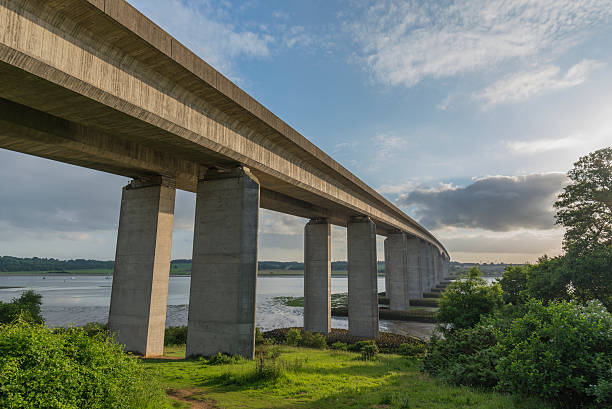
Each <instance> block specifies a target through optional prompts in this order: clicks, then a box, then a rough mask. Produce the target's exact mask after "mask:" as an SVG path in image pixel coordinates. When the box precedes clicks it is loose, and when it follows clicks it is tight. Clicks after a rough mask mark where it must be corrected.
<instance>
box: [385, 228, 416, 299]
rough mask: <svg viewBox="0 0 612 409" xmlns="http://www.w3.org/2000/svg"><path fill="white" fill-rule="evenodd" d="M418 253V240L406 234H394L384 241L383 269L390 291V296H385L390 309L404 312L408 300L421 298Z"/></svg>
mask: <svg viewBox="0 0 612 409" xmlns="http://www.w3.org/2000/svg"><path fill="white" fill-rule="evenodd" d="M420 253H421V249H420V242H419V239H417V238H416V237H410V236H408V235H407V234H406V233H395V234H392V235H389V237H387V239H386V240H385V267H386V271H387V272H388V273H389V286H390V289H391V291H390V294H391V295H387V296H388V297H389V308H390V309H392V310H397V311H406V310H408V307H409V306H410V299H419V298H422V297H423V290H422V288H423V287H422V283H421V266H420V264H419V263H420V256H421V254H420ZM387 294H389V291H387Z"/></svg>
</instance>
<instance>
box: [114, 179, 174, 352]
mask: <svg viewBox="0 0 612 409" xmlns="http://www.w3.org/2000/svg"><path fill="white" fill-rule="evenodd" d="M175 192H176V190H175V187H174V182H173V181H170V180H167V179H162V178H157V180H150V181H144V180H134V181H132V182H130V184H128V185H127V186H126V187H124V188H123V194H122V197H121V213H120V217H119V232H118V237H117V251H116V256H115V269H114V275H113V288H112V293H111V304H110V313H109V320H108V326H109V329H110V330H111V331H112V332H114V333H116V337H117V340H118V341H119V343H121V344H124V345H125V349H126V350H128V351H131V352H135V353H138V354H142V355H145V356H157V355H162V354H163V349H164V330H165V324H166V302H167V298H168V276H169V273H170V255H171V250H172V225H173V221H174V198H175Z"/></svg>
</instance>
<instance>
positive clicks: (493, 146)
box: [0, 0, 612, 263]
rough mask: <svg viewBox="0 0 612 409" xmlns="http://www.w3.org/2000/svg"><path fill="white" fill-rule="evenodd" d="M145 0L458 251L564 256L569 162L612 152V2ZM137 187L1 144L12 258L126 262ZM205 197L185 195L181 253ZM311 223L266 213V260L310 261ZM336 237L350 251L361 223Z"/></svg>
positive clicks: (168, 24)
mask: <svg viewBox="0 0 612 409" xmlns="http://www.w3.org/2000/svg"><path fill="white" fill-rule="evenodd" d="M130 3H131V4H132V5H134V6H135V7H136V8H138V9H139V10H140V11H141V12H143V13H144V14H145V15H146V16H148V17H149V18H150V19H152V20H153V21H154V22H156V23H157V24H159V25H160V26H161V27H162V28H164V29H165V30H166V31H168V32H169V33H170V34H171V35H173V36H174V37H176V38H177V39H178V40H179V41H181V42H183V43H184V44H185V45H187V46H188V47H189V48H190V49H192V50H193V51H194V52H195V53H196V54H198V55H199V56H200V57H202V58H203V59H204V60H205V61H207V62H208V63H209V64H211V65H212V66H214V67H215V68H216V69H217V70H219V71H220V72H221V73H223V74H224V75H226V76H228V77H229V78H230V79H231V80H232V81H234V82H235V83H236V84H237V85H239V86H240V87H241V88H243V89H244V90H245V91H247V92H248V93H249V94H250V95H252V96H253V97H254V98H255V99H257V100H258V101H259V102H261V103H262V104H263V105H264V106H266V107H267V108H268V109H270V110H271V111H272V112H274V113H275V114H276V115H278V116H279V117H280V118H282V119H283V120H284V121H286V122H287V123H288V124H289V125H291V126H292V127H293V128H295V129H296V130H298V131H299V132H300V133H301V134H302V135H304V136H305V137H306V138H308V139H309V140H310V141H312V142H313V143H314V144H316V145H317V146H318V147H320V148H321V149H323V150H324V151H325V152H327V153H328V154H330V155H331V156H332V157H333V158H334V159H335V160H337V161H338V162H340V163H341V164H342V165H343V166H345V167H346V168H347V169H349V170H350V171H351V172H353V173H354V174H355V175H357V176H358V177H359V178H361V179H362V180H363V181H365V182H366V183H367V184H368V185H370V186H371V187H373V188H375V189H376V190H377V191H378V192H380V193H381V194H383V195H384V196H385V197H387V198H388V199H389V200H391V201H392V202H394V203H395V204H396V205H397V206H399V207H400V208H401V209H402V210H403V211H405V212H406V213H407V214H408V215H410V216H411V217H414V218H415V219H416V220H418V221H419V222H420V223H422V224H423V225H424V226H425V227H427V228H428V229H430V230H431V231H432V232H433V233H434V234H435V235H436V237H438V238H439V239H440V240H441V241H442V243H443V244H444V245H445V246H446V248H447V250H448V251H449V253H450V255H451V258H452V259H453V260H455V261H463V262H508V263H522V262H534V261H536V260H537V259H538V257H540V256H542V255H544V254H547V255H557V254H560V252H561V240H562V236H563V230H562V229H561V228H560V227H559V226H555V224H554V209H553V207H552V205H553V203H554V201H555V197H556V195H557V194H558V193H559V192H560V191H561V190H562V189H563V186H564V185H565V184H566V183H567V179H566V177H565V173H566V172H567V171H568V170H569V169H571V167H572V164H573V163H574V162H576V161H577V160H578V158H579V157H580V156H583V155H585V154H587V153H589V152H592V151H594V150H596V149H599V148H602V147H605V146H610V145H612V75H611V74H612V53H610V49H611V47H612V24H610V23H611V20H612V0H585V1H577V0H538V1H535V0H530V1H528V0H514V1H502V0H467V1H461V0H457V1H436V2H431V1H410V0H406V1H393V0H388V1H385V0H380V1H365V0H364V1H360V0H354V1H352V0H347V1H333V0H325V1H319V0H312V1H308V2H304V1H287V0H283V1H280V0H247V1H230V0H226V1H212V0H211V1H208V0H130ZM15 169H19V172H16V171H15ZM127 182H128V180H127V179H126V178H124V177H120V176H115V175H109V174H105V173H102V172H96V171H92V170H87V169H83V168H79V167H75V166H71V165H66V164H61V163H56V162H52V161H49V160H45V159H40V158H35V157H31V156H27V155H23V154H18V153H14V152H9V151H6V150H2V149H0V191H1V192H2V194H1V195H0V255H13V256H19V257H31V256H39V257H55V258H96V259H113V258H114V253H115V244H116V236H117V225H118V215H119V205H120V196H121V187H122V186H124V185H125V184H126V183H127ZM194 202H195V196H194V195H193V194H191V193H187V192H178V193H177V203H176V211H175V224H174V234H173V238H174V241H173V258H191V250H192V235H193V215H194ZM305 222H306V220H304V219H300V218H297V217H293V216H288V215H283V214H279V213H275V212H271V211H266V210H262V211H261V217H260V235H259V259H260V260H284V261H293V260H296V261H301V260H302V259H303V237H302V235H303V228H304V224H305ZM382 240H383V238H382V237H379V238H378V253H379V259H381V260H382V259H383V258H384V257H383V245H382ZM332 243H333V247H332V259H333V260H345V259H346V229H343V228H340V227H335V228H334V229H333V230H332Z"/></svg>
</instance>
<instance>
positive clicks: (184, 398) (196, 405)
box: [166, 389, 217, 409]
mask: <svg viewBox="0 0 612 409" xmlns="http://www.w3.org/2000/svg"><path fill="white" fill-rule="evenodd" d="M196 393H198V390H197V389H170V390H168V391H166V394H167V395H168V396H169V397H170V398H171V399H174V400H178V401H181V402H186V403H189V404H191V407H192V408H193V409H217V407H216V406H213V405H211V404H210V403H207V402H203V401H201V400H197V399H194V398H191V396H193V395H195V394H196Z"/></svg>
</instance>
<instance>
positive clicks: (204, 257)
mask: <svg viewBox="0 0 612 409" xmlns="http://www.w3.org/2000/svg"><path fill="white" fill-rule="evenodd" d="M258 225H259V183H258V181H257V179H255V178H254V177H253V176H252V175H251V173H250V172H249V171H248V169H246V168H242V167H239V168H235V169H232V170H230V171H218V170H214V169H211V170H209V171H208V172H207V173H206V176H205V177H204V179H202V180H200V181H199V182H198V191H197V197H196V213H195V226H194V227H195V228H194V236H193V265H192V270H191V288H190V292H189V316H188V330H187V356H198V355H202V356H211V355H214V354H216V353H217V352H223V353H227V354H231V355H242V356H244V357H246V358H253V356H254V350H255V290H256V285H257V231H258Z"/></svg>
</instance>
